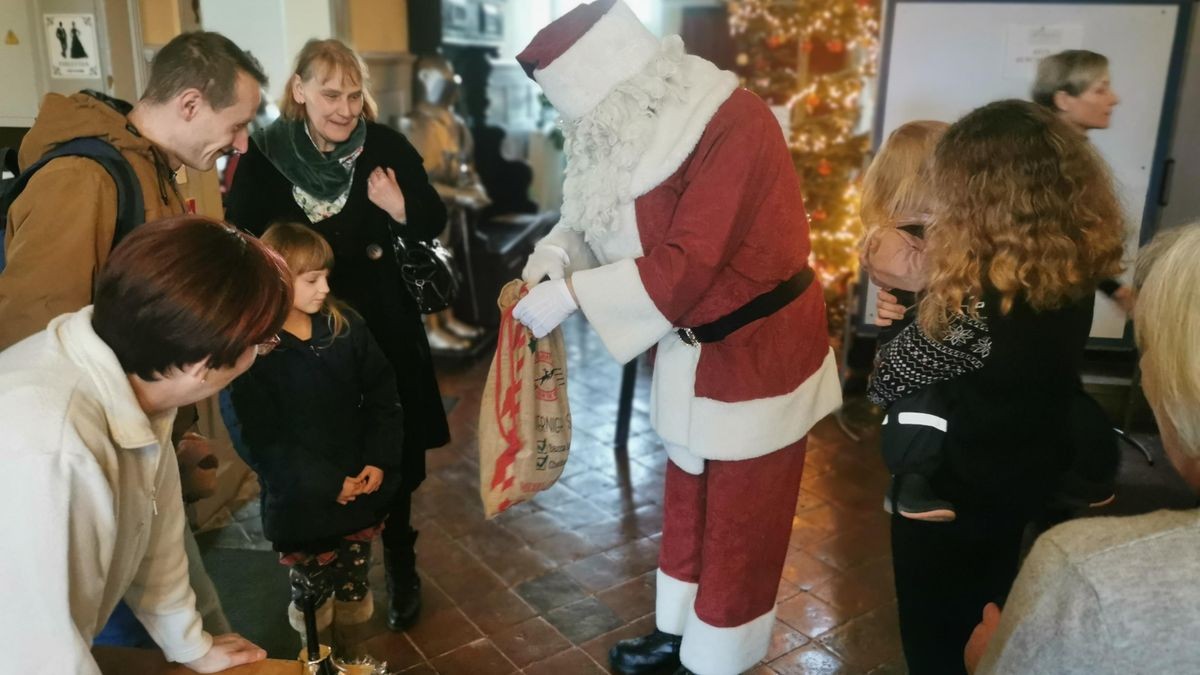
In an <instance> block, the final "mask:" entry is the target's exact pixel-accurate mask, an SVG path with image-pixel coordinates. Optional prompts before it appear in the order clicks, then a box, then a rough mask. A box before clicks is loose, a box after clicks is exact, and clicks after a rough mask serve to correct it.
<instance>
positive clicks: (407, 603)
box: [383, 529, 421, 630]
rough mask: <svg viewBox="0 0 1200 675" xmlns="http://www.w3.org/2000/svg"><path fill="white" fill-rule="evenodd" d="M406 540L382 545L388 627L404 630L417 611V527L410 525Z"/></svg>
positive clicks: (419, 593)
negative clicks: (391, 546) (414, 528)
mask: <svg viewBox="0 0 1200 675" xmlns="http://www.w3.org/2000/svg"><path fill="white" fill-rule="evenodd" d="M407 539H408V541H407V544H406V545H404V546H396V547H395V548H388V547H386V546H385V547H384V549H383V569H384V571H386V572H387V592H388V614H387V624H388V628H391V629H392V630H404V629H406V628H409V627H411V626H412V625H413V624H414V623H416V621H417V616H418V615H419V614H420V613H421V577H420V576H419V575H418V574H417V552H416V549H415V548H414V546H415V545H416V543H417V531H416V530H413V529H410V530H409V536H408V538H407Z"/></svg>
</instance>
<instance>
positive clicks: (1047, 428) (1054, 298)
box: [876, 101, 1125, 673]
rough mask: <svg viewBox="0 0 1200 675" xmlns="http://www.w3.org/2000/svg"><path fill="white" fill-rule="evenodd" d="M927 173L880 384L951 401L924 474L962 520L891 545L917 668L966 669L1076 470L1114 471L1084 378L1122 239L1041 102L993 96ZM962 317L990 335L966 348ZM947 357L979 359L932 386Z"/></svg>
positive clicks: (1100, 169)
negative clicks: (1031, 536)
mask: <svg viewBox="0 0 1200 675" xmlns="http://www.w3.org/2000/svg"><path fill="white" fill-rule="evenodd" d="M932 178H933V185H934V186H935V189H936V191H937V199H936V201H935V206H934V213H933V218H932V219H931V221H930V224H929V226H928V227H927V229H926V232H925V236H926V270H927V271H926V277H927V279H928V282H927V283H926V285H925V289H924V291H923V292H922V296H921V300H920V303H919V310H918V314H917V320H916V321H915V322H914V323H912V324H909V325H908V326H907V327H906V328H905V329H904V330H903V331H902V332H901V334H900V335H899V336H897V337H896V338H895V339H893V340H892V341H891V342H889V343H888V344H887V345H885V346H884V347H883V349H882V352H883V353H882V360H881V363H880V365H881V368H882V370H878V371H877V372H876V380H877V381H880V383H881V385H884V388H886V389H891V390H893V391H895V390H897V389H898V387H897V386H895V383H896V382H898V381H899V382H908V383H912V384H916V385H918V387H919V388H926V387H933V388H935V389H936V390H940V392H941V393H942V394H943V395H944V397H945V400H946V401H949V402H951V409H950V410H949V413H948V414H947V416H946V418H945V419H946V420H947V431H946V437H945V443H944V446H943V448H942V450H941V455H942V457H941V461H940V462H939V464H938V466H937V467H936V469H935V470H934V471H932V472H931V473H930V474H929V475H928V477H929V479H930V484H931V487H932V488H933V489H934V490H935V492H936V494H938V495H939V496H941V497H942V498H944V499H946V500H947V501H949V502H950V503H952V504H954V506H955V509H956V512H957V518H956V520H955V521H954V522H952V523H936V524H932V523H925V522H918V521H915V520H912V519H909V518H901V517H895V518H893V519H892V540H891V542H892V561H893V568H894V572H895V580H896V596H897V601H898V609H899V616H900V634H901V640H902V643H903V645H904V652H905V657H906V659H907V660H908V665H909V670H910V671H911V672H913V673H960V672H963V665H962V663H963V645H964V644H966V640H967V638H968V636H969V635H970V633H971V630H972V629H973V628H974V627H975V624H976V623H977V622H978V620H979V612H980V608H981V607H982V606H983V605H984V604H986V603H987V602H994V601H999V600H1001V599H1002V598H1003V597H1004V596H1005V594H1006V593H1007V592H1008V589H1009V587H1010V586H1011V584H1012V581H1013V578H1014V577H1015V575H1016V570H1017V564H1018V560H1019V555H1020V551H1021V541H1022V537H1023V535H1024V533H1025V529H1026V527H1027V526H1028V525H1029V524H1030V523H1031V522H1032V521H1034V520H1036V519H1038V518H1040V517H1041V515H1042V514H1044V512H1045V509H1046V508H1047V506H1048V505H1049V504H1050V503H1051V502H1052V501H1053V500H1054V499H1055V497H1056V495H1057V494H1058V493H1059V492H1060V491H1062V490H1063V489H1064V488H1069V487H1070V486H1068V485H1067V484H1066V483H1065V479H1066V478H1068V477H1069V476H1072V475H1074V476H1077V477H1080V478H1083V479H1086V478H1095V479H1103V478H1108V479H1111V478H1112V476H1113V474H1114V473H1115V468H1116V464H1115V460H1116V457H1117V454H1116V440H1115V437H1114V435H1113V433H1112V430H1111V424H1110V423H1109V422H1108V421H1107V420H1106V419H1104V416H1103V413H1102V412H1101V411H1099V410H1098V408H1097V407H1096V405H1095V402H1094V401H1092V400H1091V399H1090V398H1089V397H1088V396H1087V394H1086V393H1084V391H1083V385H1082V382H1081V378H1080V368H1081V365H1082V361H1083V352H1084V347H1085V346H1086V344H1087V340H1088V334H1089V332H1090V329H1091V324H1092V308H1093V303H1094V297H1095V289H1096V284H1097V283H1098V282H1099V280H1100V279H1103V278H1105V277H1108V276H1111V275H1113V274H1115V273H1116V272H1118V271H1119V270H1120V266H1121V257H1122V253H1123V241H1124V234H1125V233H1124V219H1123V218H1122V209H1121V205H1120V202H1119V200H1118V198H1117V196H1116V193H1115V191H1114V189H1113V184H1112V179H1111V177H1110V176H1109V175H1108V171H1107V168H1106V167H1105V165H1104V163H1103V162H1102V161H1101V160H1100V158H1099V157H1098V156H1097V155H1096V153H1095V150H1094V149H1093V148H1091V147H1090V145H1089V144H1088V143H1087V142H1086V141H1085V140H1084V139H1083V137H1082V136H1081V135H1080V134H1079V133H1078V132H1077V131H1075V130H1074V129H1072V128H1070V126H1069V125H1068V124H1067V123H1066V122H1065V121H1063V120H1061V119H1059V118H1058V117H1057V116H1055V115H1054V114H1053V113H1052V112H1050V111H1048V110H1046V109H1044V108H1042V107H1040V106H1037V105H1035V104H1032V103H1029V102H1024V101H998V102H995V103H991V104H988V105H986V106H983V107H982V108H979V109H977V110H975V111H972V112H971V113H969V114H967V115H966V116H964V117H963V118H962V119H961V120H959V121H957V122H955V123H954V125H953V126H951V127H950V128H949V129H947V130H946V133H945V134H944V135H943V137H942V140H941V141H939V143H938V147H937V149H936V150H935V151H934V164H933V174H932ZM964 321H977V322H981V323H983V324H986V330H987V335H986V337H984V338H980V339H978V340H977V341H976V342H975V343H974V345H975V347H974V348H968V349H965V350H964V345H963V344H962V343H961V341H960V337H959V336H960V335H961V332H960V331H958V330H957V328H958V327H960V322H964ZM947 356H950V357H953V358H961V359H963V361H964V363H966V362H969V361H968V360H972V361H975V362H977V363H978V365H977V366H975V367H973V368H972V369H971V370H970V371H969V372H963V373H960V374H957V375H955V376H953V377H951V378H950V379H946V378H944V377H942V379H941V381H937V382H936V383H935V384H932V385H929V384H924V385H922V382H928V380H927V378H928V377H930V375H929V373H928V370H929V369H928V366H929V365H930V364H936V363H937V362H938V361H939V360H942V359H944V358H946V357H947ZM885 378H890V379H886V380H885ZM1099 443H1103V444H1104V445H1103V446H1100V445H1098V444H1099ZM1092 469H1095V470H1096V471H1095V472H1094V473H1093V472H1091V470H1092ZM1109 489H1111V486H1110V487H1109ZM1110 494H1111V493H1110Z"/></svg>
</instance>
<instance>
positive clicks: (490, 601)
mask: <svg viewBox="0 0 1200 675" xmlns="http://www.w3.org/2000/svg"><path fill="white" fill-rule="evenodd" d="M458 608H459V609H460V610H462V613H463V614H465V615H466V617H467V618H468V619H470V620H471V622H472V623H474V624H475V625H476V626H478V627H479V630H481V631H483V633H484V634H485V635H491V634H493V633H496V632H499V631H501V630H504V629H505V628H508V627H509V626H512V625H513V624H517V623H520V622H522V621H524V620H526V619H529V618H531V617H533V616H535V615H537V612H536V611H534V609H533V608H532V607H530V606H529V604H528V603H526V602H525V601H524V600H522V599H521V598H520V597H519V596H518V595H517V594H516V593H514V592H512V591H511V590H509V589H507V588H506V589H504V590H500V591H493V592H491V593H486V594H483V595H481V596H478V597H475V598H470V599H468V600H466V601H464V602H463V603H462V604H460V605H459V607H458Z"/></svg>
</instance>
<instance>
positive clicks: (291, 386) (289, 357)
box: [233, 224, 407, 649]
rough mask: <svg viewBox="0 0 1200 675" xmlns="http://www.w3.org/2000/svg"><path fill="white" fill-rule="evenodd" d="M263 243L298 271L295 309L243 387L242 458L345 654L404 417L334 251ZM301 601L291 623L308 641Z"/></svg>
mask: <svg viewBox="0 0 1200 675" xmlns="http://www.w3.org/2000/svg"><path fill="white" fill-rule="evenodd" d="M262 241H263V242H264V243H265V244H266V245H267V246H269V247H270V248H271V249H273V250H274V251H276V252H277V253H279V255H280V256H282V257H283V259H284V260H285V261H286V262H287V264H288V267H289V269H290V270H291V273H292V288H293V293H294V299H293V302H292V308H291V311H290V312H289V314H288V318H287V320H286V321H285V322H284V325H283V331H282V332H281V333H280V334H279V346H278V347H277V348H276V349H275V350H274V351H272V352H271V353H270V354H268V355H266V356H265V357H260V358H259V360H258V362H257V363H256V364H255V365H254V367H253V368H251V369H250V371H248V372H247V373H246V375H245V376H243V377H242V378H241V379H240V380H238V381H237V383H236V384H235V386H234V387H233V404H234V407H235V408H236V410H237V414H238V417H239V418H240V420H241V423H242V437H243V441H244V444H243V445H244V448H243V450H242V452H243V455H242V457H243V459H245V460H246V463H248V464H249V465H250V466H251V467H252V468H253V469H254V470H255V471H257V472H258V476H259V482H260V483H261V485H262V517H263V530H264V532H265V534H266V536H267V539H269V540H271V543H272V544H273V545H274V548H275V549H276V550H277V551H279V552H280V554H281V556H280V559H281V562H282V563H283V564H285V565H288V566H289V567H290V568H291V575H292V578H293V588H296V587H298V586H299V585H300V584H304V585H307V586H309V587H312V588H315V589H316V590H317V591H318V593H319V597H320V598H321V600H320V605H319V608H318V612H317V617H318V629H323V628H324V627H326V626H328V625H329V624H330V622H331V621H332V623H333V625H334V633H335V640H337V641H338V642H346V641H347V638H348V632H347V631H346V630H344V629H345V628H347V627H350V626H354V625H358V624H361V623H363V622H365V621H367V620H368V619H370V618H371V614H372V613H373V611H374V608H373V604H372V601H371V594H370V592H369V591H368V587H367V570H368V569H369V568H370V554H371V540H372V539H373V538H374V537H375V536H376V535H377V534H378V533H379V532H380V531H381V530H382V529H383V527H384V523H383V518H384V514H386V512H387V505H388V503H389V500H390V499H391V498H392V496H393V493H394V492H395V490H396V488H397V487H398V485H399V482H400V475H399V471H397V470H396V467H397V466H398V464H399V462H400V453H401V445H402V435H403V422H404V420H403V414H402V411H401V407H400V400H399V396H398V395H397V393H396V382H395V377H394V375H393V371H392V368H391V366H390V365H389V364H388V362H387V360H386V359H385V358H384V356H383V353H382V352H381V351H380V349H379V347H378V346H377V345H376V344H375V341H374V340H373V339H372V338H371V333H370V331H369V330H367V328H366V325H365V324H364V323H363V320H362V319H361V318H360V317H359V316H358V315H357V314H355V313H353V312H352V311H349V310H348V309H347V308H345V307H344V306H343V305H341V304H340V303H339V302H337V301H336V300H335V299H334V298H333V297H332V296H330V295H329V284H328V277H329V271H330V267H331V265H332V262H333V251H332V250H331V249H330V247H329V244H328V243H326V241H325V240H324V239H323V238H322V237H321V236H320V235H319V234H317V233H316V232H314V231H313V230H311V229H309V228H307V227H304V226H303V225H294V224H276V225H272V226H271V227H270V228H269V229H268V230H267V231H266V232H265V233H264V234H263V236H262ZM399 525H400V526H405V525H407V523H400V524H399ZM330 594H332V595H333V597H334V601H333V602H332V603H330V602H327V600H328V597H329V595H330ZM297 596H298V592H294V594H293V602H292V604H291V606H290V607H289V608H288V619H289V621H290V622H291V624H292V626H293V627H294V628H295V629H296V630H297V631H299V632H300V634H301V635H303V634H304V621H303V616H302V615H301V614H300V610H299V608H298V606H297V603H296V600H298V597H297ZM338 646H339V649H344V648H345V647H346V646H347V645H345V644H339V645H338Z"/></svg>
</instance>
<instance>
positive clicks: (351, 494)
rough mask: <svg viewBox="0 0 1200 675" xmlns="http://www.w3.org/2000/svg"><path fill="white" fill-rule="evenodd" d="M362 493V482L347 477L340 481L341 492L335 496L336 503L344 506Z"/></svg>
mask: <svg viewBox="0 0 1200 675" xmlns="http://www.w3.org/2000/svg"><path fill="white" fill-rule="evenodd" d="M362 493H363V482H362V481H361V480H360V479H358V478H351V477H349V476H347V477H346V478H345V479H343V480H342V491H341V493H339V494H338V496H337V503H339V504H341V505H342V506H345V505H346V504H349V503H350V502H352V501H354V499H355V498H356V497H358V496H359V495H360V494H362Z"/></svg>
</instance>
